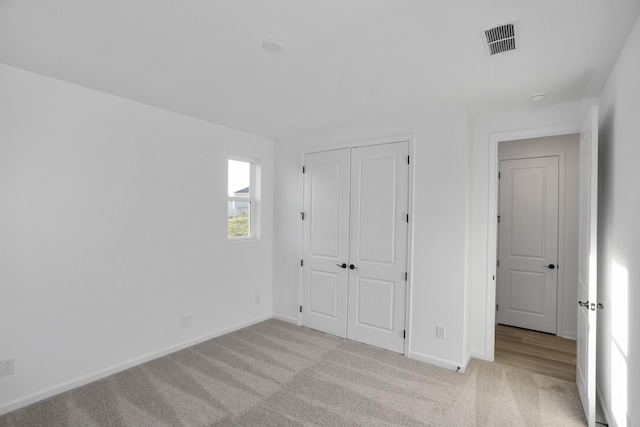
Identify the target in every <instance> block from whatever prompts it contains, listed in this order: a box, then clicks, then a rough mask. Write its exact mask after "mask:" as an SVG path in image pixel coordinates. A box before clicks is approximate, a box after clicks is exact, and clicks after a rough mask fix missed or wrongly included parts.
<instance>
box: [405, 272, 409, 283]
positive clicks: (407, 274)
mask: <svg viewBox="0 0 640 427" xmlns="http://www.w3.org/2000/svg"><path fill="white" fill-rule="evenodd" d="M408 279H409V273H408V272H406V271H405V272H404V281H405V282H406V281H407V280H408Z"/></svg>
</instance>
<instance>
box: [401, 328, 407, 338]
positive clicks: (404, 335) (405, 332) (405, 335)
mask: <svg viewBox="0 0 640 427" xmlns="http://www.w3.org/2000/svg"><path fill="white" fill-rule="evenodd" d="M402 339H405V340H406V339H407V330H406V329H405V330H404V331H402Z"/></svg>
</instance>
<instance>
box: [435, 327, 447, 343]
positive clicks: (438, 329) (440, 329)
mask: <svg viewBox="0 0 640 427" xmlns="http://www.w3.org/2000/svg"><path fill="white" fill-rule="evenodd" d="M444 333H445V328H444V326H436V338H439V339H441V340H443V339H444Z"/></svg>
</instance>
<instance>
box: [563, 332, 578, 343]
mask: <svg viewBox="0 0 640 427" xmlns="http://www.w3.org/2000/svg"><path fill="white" fill-rule="evenodd" d="M562 338H566V339H568V340H574V341H576V340H577V339H578V335H577V334H576V333H575V332H573V331H562Z"/></svg>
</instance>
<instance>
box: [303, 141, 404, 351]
mask: <svg viewBox="0 0 640 427" xmlns="http://www.w3.org/2000/svg"><path fill="white" fill-rule="evenodd" d="M413 140H414V135H413V134H401V135H397V136H389V137H382V138H369V139H362V140H352V141H345V142H341V143H337V144H332V145H327V146H317V147H312V148H307V149H303V150H301V151H300V171H302V167H303V166H304V156H305V155H307V154H312V153H318V152H322V151H332V150H340V149H343V148H358V147H369V146H373V145H383V144H394V143H397V142H406V143H408V145H409V157H410V159H411V161H410V162H409V190H408V191H409V194H408V196H409V197H408V203H409V206H408V211H409V228H408V230H407V273H408V274H407V276H408V277H407V292H406V297H405V298H406V300H405V321H404V322H405V323H404V324H405V330H406V337H405V340H404V356H405V357H409V353H410V351H411V350H410V349H411V338H412V336H411V330H412V328H411V311H412V310H411V309H412V307H411V295H412V290H413V281H412V280H411V278H412V276H413V274H412V273H413V267H412V265H413V262H412V260H413V217H414V212H413V198H414V185H413V182H414V175H415V172H414V171H415V168H414V167H413V166H414V164H415V160H414V159H415V156H414V143H413ZM298 200H299V207H300V212H303V211H304V175H303V174H302V173H301V174H300V175H299V180H298ZM303 227H304V224H303V223H302V221H300V225H299V231H298V233H299V236H300V243H299V246H298V248H299V249H298V252H299V258H300V259H302V254H303V251H304V247H303V245H304V230H303ZM298 305H302V268H300V269H299V273H298ZM297 325H298V326H302V315H301V313H299V312H298V315H297Z"/></svg>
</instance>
